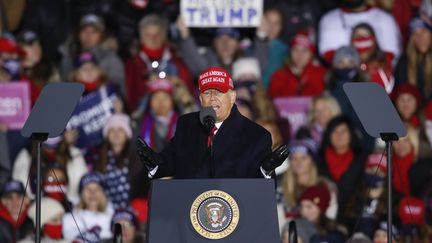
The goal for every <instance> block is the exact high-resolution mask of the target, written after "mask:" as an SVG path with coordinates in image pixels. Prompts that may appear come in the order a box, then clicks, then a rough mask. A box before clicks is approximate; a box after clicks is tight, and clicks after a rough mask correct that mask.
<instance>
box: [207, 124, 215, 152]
mask: <svg viewBox="0 0 432 243" xmlns="http://www.w3.org/2000/svg"><path fill="white" fill-rule="evenodd" d="M216 131H217V127H216V126H213V127H212V128H211V132H212V135H211V137H210V136H208V139H207V147H210V142H211V141H212V140H213V138H214V136H215V134H216Z"/></svg>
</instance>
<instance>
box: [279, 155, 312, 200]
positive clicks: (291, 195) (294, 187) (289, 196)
mask: <svg viewBox="0 0 432 243" xmlns="http://www.w3.org/2000/svg"><path fill="white" fill-rule="evenodd" d="M317 183H318V169H317V167H316V166H315V164H314V161H313V159H311V168H310V170H309V181H308V183H307V185H305V186H313V185H316V184H317ZM282 192H283V195H284V198H285V202H286V204H287V205H288V206H289V207H295V206H297V197H298V194H299V185H298V183H297V180H296V175H294V171H293V170H292V167H289V168H288V170H287V171H286V172H285V174H284V175H283V178H282Z"/></svg>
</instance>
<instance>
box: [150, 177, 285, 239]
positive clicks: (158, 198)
mask: <svg viewBox="0 0 432 243" xmlns="http://www.w3.org/2000/svg"><path fill="white" fill-rule="evenodd" d="M275 195H276V194H275V184H274V181H273V180H266V179H193V180H189V179H187V180H180V179H174V180H153V181H152V185H151V196H150V203H149V221H148V228H147V243H195V242H218V243H234V242H235V243H238V242H248V243H262V242H280V235H279V226H278V221H277V212H276V196H275Z"/></svg>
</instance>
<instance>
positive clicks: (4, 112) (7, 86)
mask: <svg viewBox="0 0 432 243" xmlns="http://www.w3.org/2000/svg"><path fill="white" fill-rule="evenodd" d="M30 108H31V101H30V86H29V83H27V82H15V81H14V82H7V83H0V123H2V124H5V125H6V126H7V127H8V128H9V129H11V130H19V129H21V128H22V127H23V126H24V123H25V121H26V120H27V117H28V116H29V114H30Z"/></svg>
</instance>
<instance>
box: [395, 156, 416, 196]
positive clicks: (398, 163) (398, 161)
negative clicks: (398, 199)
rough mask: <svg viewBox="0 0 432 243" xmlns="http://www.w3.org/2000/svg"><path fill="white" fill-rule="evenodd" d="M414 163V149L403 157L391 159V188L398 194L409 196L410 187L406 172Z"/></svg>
mask: <svg viewBox="0 0 432 243" xmlns="http://www.w3.org/2000/svg"><path fill="white" fill-rule="evenodd" d="M413 163H414V149H412V150H411V152H410V153H409V154H407V155H405V156H404V157H402V158H401V157H399V156H397V155H395V156H394V159H393V164H394V166H393V187H394V188H395V190H396V191H398V192H403V193H406V195H409V194H410V192H411V190H410V185H409V180H408V171H409V169H410V168H411V165H412V164H413Z"/></svg>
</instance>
